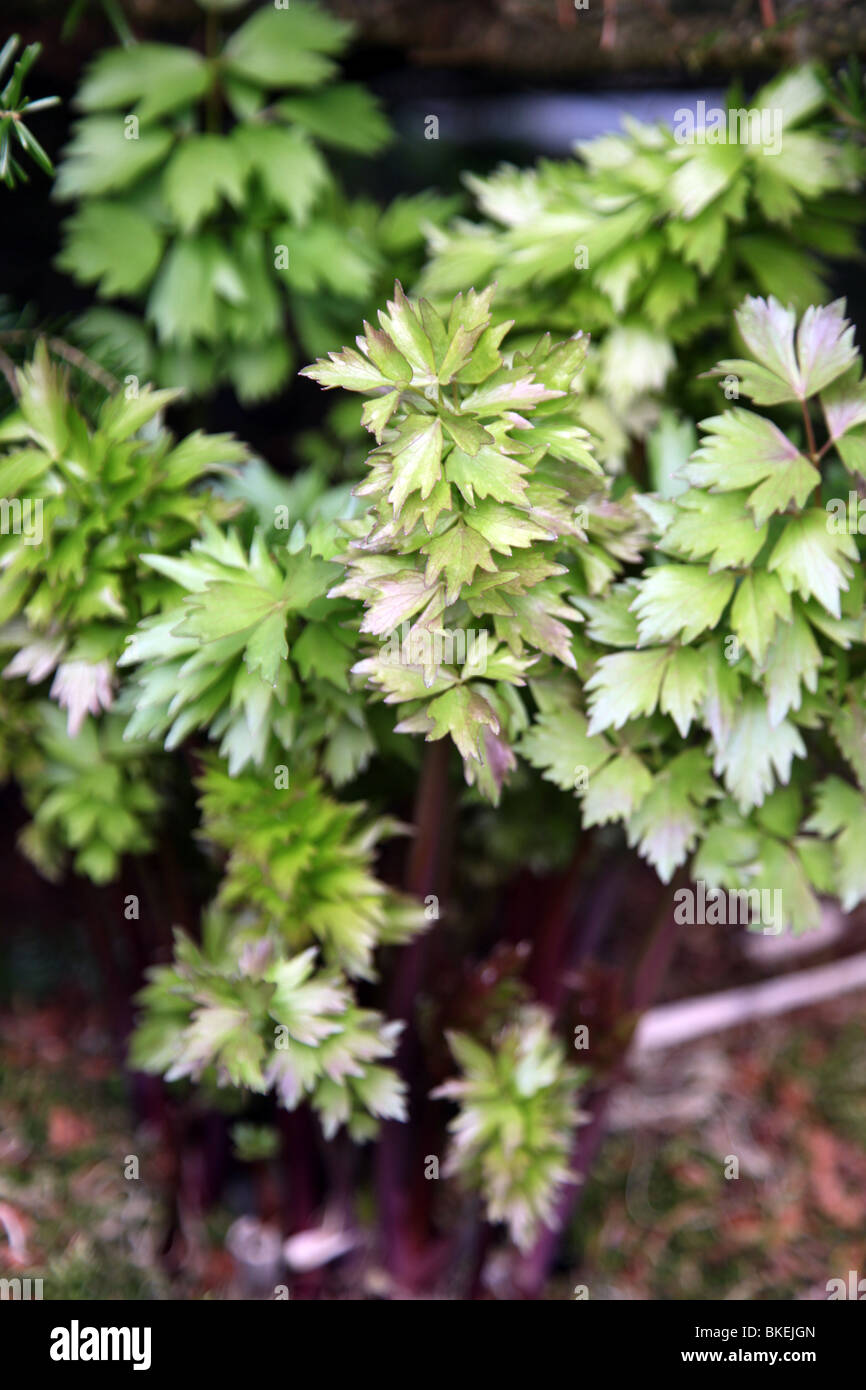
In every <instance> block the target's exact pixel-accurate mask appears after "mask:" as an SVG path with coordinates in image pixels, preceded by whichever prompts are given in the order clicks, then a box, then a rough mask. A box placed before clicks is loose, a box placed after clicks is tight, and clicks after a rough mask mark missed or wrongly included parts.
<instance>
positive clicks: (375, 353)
mask: <svg viewBox="0 0 866 1390" xmlns="http://www.w3.org/2000/svg"><path fill="white" fill-rule="evenodd" d="M492 298H493V290H492V289H488V290H485V291H484V292H483V294H476V292H475V291H474V290H470V291H469V292H468V294H467V295H466V296H465V297H464V296H463V295H458V296H457V298H456V299H455V300H454V302H453V304H452V305H451V307H450V311H449V313H448V315H447V318H446V317H443V316H440V315H439V314H438V313H437V312H436V310H435V309H433V307H432V306H431V305H430V304H429V303H428V302H427V301H426V300H421V301H420V303H419V304H418V305H417V306H416V305H414V304H413V303H412V302H411V301H409V300H408V299H407V298H406V297H405V295H404V294H403V291H402V289H401V287H400V285H399V283H398V285H397V287H396V290H395V298H394V301H393V302H391V303H389V304H388V307H387V311H380V313H379V323H380V328H378V329H376V328H372V327H371V326H370V325H369V324H365V332H364V334H363V335H362V336H359V337H358V339H357V343H358V347H359V349H360V351H355V350H354V349H352V348H345V349H344V350H343V351H342V352H341V353H331V354H330V360H329V361H325V360H320V361H319V362H317V363H316V364H315V366H313V367H308V368H306V370H305V374H306V375H307V376H310V377H312V378H313V379H314V380H315V381H318V382H319V383H320V384H321V385H322V386H325V387H326V388H332V387H338V386H339V387H343V388H344V389H345V390H347V391H355V392H359V393H362V394H364V395H367V396H368V397H369V398H370V399H369V400H368V401H367V404H366V405H365V406H364V411H363V414H362V421H363V423H364V424H365V425H366V427H367V429H368V430H369V431H370V432H371V433H372V434H373V436H374V437H375V439H376V442H377V445H378V447H377V448H376V449H374V450H373V452H372V453H371V454H370V456H369V458H368V460H367V463H368V469H369V472H368V477H367V479H366V480H365V481H364V482H363V483H362V484H360V485H359V486H358V488H357V489H356V493H357V494H358V495H359V496H362V497H364V498H367V499H369V503H370V510H369V511H368V513H367V515H366V516H365V517H363V518H359V519H358V520H357V521H355V522H351V523H349V524H348V526H347V529H348V530H349V532H350V534H351V536H352V543H351V546H350V549H349V551H348V554H347V556H346V557H345V558H346V571H347V572H346V578H345V581H344V582H343V584H341V585H340V586H339V587H337V588H335V589H334V590H333V593H334V594H339V595H346V596H347V597H350V598H355V599H360V600H361V601H362V602H363V604H364V609H365V612H364V618H363V621H362V623H361V631H362V633H367V634H370V635H372V636H373V637H376V638H378V639H379V641H380V647H379V650H378V651H377V652H374V654H371V655H369V656H367V657H365V658H364V660H362V661H361V662H359V663H358V664H357V665H356V666H355V668H354V669H355V671H356V672H357V673H358V674H360V675H363V676H364V677H365V678H366V680H367V682H368V684H369V686H370V687H371V688H373V689H374V690H376V691H377V692H378V694H379V695H380V696H381V697H383V698H384V699H385V701H386V702H387V703H389V704H397V705H399V706H400V709H399V715H400V720H399V723H398V725H397V729H398V731H400V732H412V733H424V734H425V735H426V737H427V741H428V742H429V741H430V740H435V739H439V738H444V737H446V736H450V737H451V738H452V739H453V741H454V743H455V744H456V746H457V747H458V749H459V750H460V753H461V755H462V757H463V760H464V767H465V770H466V776H467V780H468V781H470V782H475V781H477V783H478V785H479V787H480V788H481V790H482V791H483V793H484V794H485V795H487V796H488V797H490V798H491V799H494V800H495V799H496V798H497V797H498V794H499V790H500V787H501V785H502V782H503V780H504V778H505V777H506V776H507V774H508V772H509V771H510V770H511V769H512V768H513V767H514V762H515V760H514V754H513V752H512V748H511V745H512V742H513V739H514V737H515V736H516V735H517V734H518V733H519V732H520V731H521V730H522V729H523V728H524V727H525V725H526V712H525V708H524V705H523V703H522V701H521V699H520V696H519V694H518V691H519V689H520V688H521V687H523V686H524V685H525V675H526V672H527V670H528V669H529V668H530V667H531V666H534V665H535V664H536V663H537V662H539V661H541V660H544V659H545V658H546V659H547V664H548V665H549V664H550V660H551V659H552V660H553V661H555V662H557V663H561V664H563V665H565V666H570V667H575V666H576V659H575V655H574V652H573V649H572V640H573V639H572V633H571V631H570V628H569V627H568V626H567V624H568V623H569V622H571V623H574V622H578V621H580V620H581V615H580V614H579V613H578V611H577V609H576V608H575V607H574V606H573V605H572V604H570V603H569V602H568V601H567V600H568V599H569V598H570V597H571V596H572V595H575V594H582V595H587V594H591V593H598V592H600V591H602V590H603V589H604V588H606V587H607V585H608V584H609V582H610V581H611V579H612V578H613V577H614V575H615V574H616V573H617V572H618V571H619V570H620V569H621V566H622V563H623V561H625V560H629V559H635V558H636V557H637V554H638V553H639V552H638V549H637V544H636V542H637V539H638V537H639V527H638V525H637V521H636V517H635V515H634V514H633V512H632V511H631V510H630V508H629V506H628V505H627V504H626V503H623V502H620V503H614V502H613V501H612V500H611V498H610V496H609V485H608V481H607V479H606V478H605V477H604V475H603V473H602V470H601V468H600V466H599V465H598V463H597V462H596V461H595V459H594V458H593V456H592V454H591V452H590V450H589V448H588V447H587V435H586V431H585V430H583V429H582V428H581V426H580V425H579V424H578V423H577V411H576V406H575V394H574V392H575V382H576V378H577V377H578V375H579V373H580V370H581V368H582V366H583V361H584V357H585V354H586V340H585V339H584V338H583V337H582V336H581V335H580V334H578V335H576V336H575V337H573V338H571V339H569V340H568V341H567V342H564V343H559V344H553V343H552V342H551V340H550V337H549V335H546V336H545V337H543V338H541V339H540V340H539V341H538V343H537V344H536V346H535V347H534V348H533V349H532V351H531V352H525V353H521V352H518V353H511V352H508V353H505V352H503V351H502V350H501V344H502V341H503V339H504V337H505V335H506V333H507V332H508V328H509V326H510V325H509V324H508V323H507V322H506V323H496V322H494V321H493V319H492V317H491V303H492ZM383 642H387V645H386V646H382V645H381V644H382V643H383Z"/></svg>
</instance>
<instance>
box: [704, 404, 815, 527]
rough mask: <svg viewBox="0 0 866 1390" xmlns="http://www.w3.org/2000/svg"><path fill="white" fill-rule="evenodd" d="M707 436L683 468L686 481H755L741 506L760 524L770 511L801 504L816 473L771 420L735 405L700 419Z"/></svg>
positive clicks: (738, 485)
mask: <svg viewBox="0 0 866 1390" xmlns="http://www.w3.org/2000/svg"><path fill="white" fill-rule="evenodd" d="M701 426H702V428H703V429H705V430H708V431H709V433H708V435H707V438H705V439H704V441H703V443H702V444H701V447H700V448H699V449H698V450H697V451H696V452H695V454H694V455H693V456H692V459H691V461H690V462H689V463H688V464H687V465H686V467H685V468H684V469H683V473H684V475H685V476H686V477H687V478H688V480H689V482H691V483H693V484H694V485H695V486H696V487H700V488H713V489H714V490H715V491H717V492H733V491H738V490H740V489H742V488H747V487H753V486H754V485H755V484H758V483H759V484H760V486H759V487H756V488H755V490H754V491H753V492H752V493H751V496H750V497H749V499H748V501H747V503H746V505H747V506H748V508H749V510H750V511H751V512H752V514H753V515H754V518H755V525H756V526H763V525H764V523H765V522H766V521H767V519H768V517H770V516H771V515H772V513H773V512H781V511H784V510H785V509H786V507H788V506H789V505H790V503H791V502H795V503H796V505H797V506H798V507H802V506H803V504H804V503H805V501H806V499H807V498H808V497H809V495H810V493H812V492H813V491H814V489H815V488H816V487H817V486H818V485H819V484H820V481H821V474H820V473H819V471H818V469H817V468H814V467H813V466H812V464H811V463H809V462H808V460H807V459H805V458H803V456H802V455H801V454H800V452H799V450H798V449H796V448H795V446H794V445H793V444H792V443H791V441H790V440H789V439H788V438H787V437H786V436H785V435H784V434H783V433H782V431H781V430H780V429H778V428H777V427H776V426H775V425H774V424H773V423H772V422H771V421H770V420H766V419H764V417H763V416H761V415H756V414H755V413H754V412H753V411H750V410H743V409H741V408H739V407H738V408H737V409H734V410H728V411H726V412H725V414H724V415H717V416H714V417H713V418H712V419H710V420H703V421H701Z"/></svg>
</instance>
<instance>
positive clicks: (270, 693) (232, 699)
mask: <svg viewBox="0 0 866 1390" xmlns="http://www.w3.org/2000/svg"><path fill="white" fill-rule="evenodd" d="M275 495H277V496H282V495H287V496H291V494H288V493H281V492H279V491H278V492H276V493H275ZM294 501H295V499H294V497H293V498H292V515H293V518H294ZM338 501H340V502H342V501H343V496H342V494H341V495H340V497H339V498H338ZM317 503H318V506H317V504H316V503H315V502H314V503H311V504H310V506H309V507H308V509H307V511H308V514H314V513H316V511H318V516H316V517H315V519H313V520H312V521H311V522H310V524H309V525H305V523H304V522H303V521H301V519H300V518H298V519H297V520H293V525H292V530H291V533H290V538H289V540H288V542H287V541H286V539H285V528H284V529H282V530H280V529H276V530H274V529H270V530H269V531H268V532H267V534H266V530H265V529H264V528H256V530H255V531H254V533H253V539H252V544H251V546H250V549H249V551H248V552H247V550H246V549H245V548H244V547H243V546H242V544H241V542H240V539H239V537H238V536H237V534H236V533H234V532H232V531H228V532H225V531H221V530H219V529H218V528H217V527H216V526H213V525H208V524H205V526H204V528H203V534H202V537H201V539H199V540H196V541H194V542H193V543H192V546H191V547H190V549H189V551H187V552H186V553H185V554H183V555H181V556H178V557H171V556H165V555H161V554H156V553H155V554H149V555H145V556H143V557H142V558H143V560H144V561H145V563H146V564H148V565H149V566H152V568H153V569H154V570H155V571H156V572H157V573H158V574H160V575H162V576H164V577H165V579H167V580H169V581H171V587H170V588H169V589H168V590H167V592H166V594H165V596H164V598H163V602H162V606H161V609H160V611H159V612H158V613H156V614H154V615H153V616H151V617H149V618H146V619H144V621H143V622H142V623H141V624H140V626H139V628H138V630H137V631H136V632H135V633H133V634H132V635H131V637H130V638H129V643H128V646H127V650H126V652H125V653H124V655H123V656H122V658H121V660H120V663H119V664H120V666H121V667H125V666H132V665H135V666H137V667H138V670H137V672H136V677H135V681H134V684H133V686H132V688H131V689H130V690H129V691H128V693H127V696H126V699H125V705H124V707H125V708H128V709H130V710H131V711H132V718H131V720H130V724H129V732H128V736H129V737H130V738H133V739H138V738H147V739H158V740H161V741H164V743H165V747H166V748H167V749H172V748H175V747H177V745H178V744H179V743H181V742H182V741H183V740H184V739H185V738H186V737H187V736H188V735H189V734H190V733H191V732H193V731H194V730H206V731H207V733H208V737H209V738H211V739H213V740H219V748H220V752H221V753H222V754H223V756H224V757H226V758H227V760H228V766H229V772H230V773H232V774H234V773H236V772H239V771H240V770H241V769H243V768H244V767H246V766H248V765H250V764H253V765H255V766H257V767H260V768H261V767H264V766H267V765H269V764H278V763H280V762H281V761H282V759H283V758H284V757H285V755H286V753H291V761H292V766H293V768H294V767H297V766H304V765H311V764H315V765H317V766H319V767H321V769H322V771H323V772H325V773H326V775H327V776H328V777H329V778H330V780H331V781H333V782H334V783H336V784H337V785H340V784H342V783H344V782H347V781H348V780H350V778H352V777H353V776H355V775H356V774H357V773H358V772H359V771H360V769H361V768H363V767H364V766H365V765H366V763H367V760H368V759H369V756H370V754H371V752H372V750H373V741H372V737H371V734H370V731H369V727H368V721H367V717H366V712H365V707H364V701H363V698H362V696H361V695H360V694H359V693H358V692H356V691H354V690H353V689H352V688H351V683H350V676H349V670H350V667H351V665H352V662H353V660H354V651H355V642H356V640H357V616H356V605H354V604H352V603H349V602H347V601H346V600H345V599H334V598H330V597H329V596H328V595H329V591H330V590H331V589H332V588H333V586H334V584H335V583H336V581H337V580H338V579H339V578H340V575H341V569H340V567H339V566H338V565H337V564H336V563H334V561H333V558H332V557H333V554H334V552H335V550H336V549H337V548H338V546H339V543H340V542H339V538H338V533H337V531H336V527H335V525H334V522H333V520H332V519H327V518H326V517H325V516H324V515H323V514H322V509H323V508H324V510H327V503H326V502H325V501H324V500H323V499H322V498H321V497H319V498H318V499H317ZM273 510H275V511H276V512H277V519H278V521H282V520H283V519H284V516H283V514H285V520H286V521H288V519H289V503H282V502H281V503H277V504H276V506H275V508H273V509H272V511H273Z"/></svg>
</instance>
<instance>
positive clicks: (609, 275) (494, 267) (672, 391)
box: [419, 67, 862, 466]
mask: <svg viewBox="0 0 866 1390" xmlns="http://www.w3.org/2000/svg"><path fill="white" fill-rule="evenodd" d="M826 99H827V96H826V92H825V90H824V88H823V86H822V83H821V81H820V78H819V74H818V73H817V72H815V71H814V70H813V69H812V68H809V67H803V68H800V69H796V70H794V71H793V72H789V73H786V74H784V75H783V76H782V77H780V78H779V79H777V80H776V81H774V82H773V83H771V84H770V85H769V86H767V87H765V88H763V89H762V91H760V92H759V93H757V94H756V96H755V97H754V98H753V100H752V103H751V105H752V108H753V109H755V110H764V115H765V116H769V117H771V118H773V119H775V115H774V113H777V112H778V113H781V119H782V128H781V131H780V144H779V149H778V150H775V148H774V147H773V146H770V152H769V153H768V152H767V151H766V150H765V148H764V146H763V145H762V143H761V141H760V139H759V138H758V126H757V124H755V125H754V126H752V125H750V126H749V128H748V131H747V132H742V131H740V132H739V135H740V138H739V140H738V141H737V142H736V143H733V142H731V143H728V138H727V132H726V131H724V130H720V131H715V130H714V131H708V132H707V136H708V138H707V141H706V143H699V142H698V143H695V142H689V143H680V142H679V141H678V140H677V137H676V134H675V132H674V131H672V130H671V129H670V128H669V127H667V126H664V125H656V126H646V125H641V124H639V123H638V122H636V121H633V120H630V119H626V120H625V121H624V126H625V129H624V131H623V133H622V134H619V135H604V136H600V137H598V138H597V139H595V140H592V141H589V142H588V143H585V144H582V145H580V146H579V147H578V157H577V158H575V159H574V160H572V161H570V162H566V163H561V162H553V161H549V160H542V161H541V162H540V163H539V164H538V166H537V167H536V168H534V169H517V168H514V167H513V166H510V165H505V166H503V167H502V168H500V169H499V170H498V171H497V172H496V173H494V174H492V175H491V176H489V177H487V178H477V177H475V176H473V175H467V178H466V182H467V184H468V185H469V187H470V189H471V190H472V192H473V193H474V195H475V197H476V199H477V202H478V207H479V210H480V213H481V214H482V218H483V220H482V221H480V222H468V221H466V220H461V221H458V222H456V223H454V224H453V225H452V226H451V227H449V228H448V229H447V230H444V231H443V230H437V231H436V232H435V234H434V235H433V238H432V242H431V252H432V255H431V259H430V261H429V263H428V265H427V267H426V269H425V270H424V273H423V275H422V277H421V281H420V285H419V292H420V293H422V294H426V295H428V296H430V297H431V298H432V299H433V300H434V302H435V303H437V305H439V304H441V303H444V302H446V301H447V299H448V298H449V297H450V296H451V295H452V294H454V292H455V291H456V290H459V289H462V288H464V286H465V285H467V284H472V283H476V284H477V283H479V282H480V283H486V282H488V281H493V280H495V281H496V282H497V284H498V287H499V288H498V294H499V302H500V306H501V308H502V310H503V311H504V312H505V313H506V314H507V315H508V316H509V317H511V318H514V319H515V321H516V324H517V329H518V331H520V332H522V333H525V334H527V335H528V338H527V341H533V340H534V338H533V335H537V334H538V332H540V331H553V332H556V331H559V332H566V333H571V332H573V331H574V327H575V325H579V326H580V327H581V328H582V329H583V330H584V331H585V332H591V333H592V335H593V340H594V343H595V344H597V346H598V349H599V350H598V353H597V354H595V355H594V358H591V359H590V370H589V372H588V378H587V386H586V390H587V391H588V393H589V399H588V400H587V401H586V404H585V408H584V413H583V417H582V418H583V421H584V423H585V424H586V425H587V427H589V428H590V429H592V431H593V433H594V434H595V435H596V436H597V437H598V440H599V442H600V446H601V450H602V456H603V457H605V458H607V459H609V460H610V461H611V462H612V463H614V464H616V465H617V466H622V464H623V463H624V461H625V457H626V446H627V437H626V433H624V430H625V431H626V432H627V433H628V434H635V435H638V436H640V435H643V434H645V433H646V430H647V428H648V426H650V425H651V424H652V423H653V421H654V420H655V418H656V411H655V409H654V406H653V403H654V402H655V401H657V400H658V399H659V398H660V397H666V398H667V399H668V400H669V401H671V402H672V403H674V404H675V405H676V407H677V408H678V409H680V410H681V409H683V407H684V406H685V407H686V409H687V411H694V410H695V409H703V408H704V407H705V406H706V401H707V395H706V390H705V389H704V390H702V391H700V392H698V391H696V385H695V379H694V378H695V374H694V371H693V366H692V364H693V363H694V362H699V363H703V362H712V361H714V360H716V359H717V358H719V357H721V356H723V355H725V353H726V351H729V350H730V347H731V346H732V341H731V338H730V337H729V328H730V322H731V313H732V311H733V309H734V308H735V306H736V305H737V304H738V303H739V302H740V301H741V299H742V298H743V295H744V294H745V293H746V292H754V290H756V289H757V290H758V291H759V292H760V293H762V294H764V295H774V296H776V297H778V298H779V299H781V300H782V301H783V302H785V303H789V302H792V303H794V304H795V306H796V307H797V308H799V309H801V310H802V309H805V308H806V306H807V305H808V304H810V303H817V302H819V301H820V300H821V299H822V298H823V297H824V293H825V280H824V271H823V268H822V259H823V258H824V257H827V256H849V257H854V256H855V255H856V254H857V240H856V234H855V223H856V221H857V220H858V219H859V218H860V217H861V216H862V213H861V211H860V209H859V207H858V205H857V203H856V202H855V201H854V199H853V198H851V197H849V193H850V192H852V191H853V190H854V188H855V187H856V181H855V174H858V175H859V174H862V160H861V158H860V156H859V155H858V154H857V152H856V151H855V149H854V147H853V145H852V144H851V142H850V141H847V142H840V141H838V140H836V139H834V138H832V137H831V136H830V135H828V134H826V133H825V131H824V129H823V128H822V127H821V126H820V124H819V122H820V120H821V118H822V116H823V115H824V113H825V111H826ZM738 106H742V103H741V102H738V101H737V100H733V99H732V107H734V108H736V107H738ZM713 140H715V141H716V143H713ZM678 363H682V366H683V367H684V368H685V370H684V371H683V370H677V367H678ZM698 402H700V404H698Z"/></svg>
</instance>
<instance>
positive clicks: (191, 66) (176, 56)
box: [75, 43, 210, 121]
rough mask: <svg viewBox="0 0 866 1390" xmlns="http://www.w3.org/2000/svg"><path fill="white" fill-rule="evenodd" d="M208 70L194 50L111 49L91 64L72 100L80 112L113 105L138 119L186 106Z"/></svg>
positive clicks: (201, 89) (157, 46) (159, 46)
mask: <svg viewBox="0 0 866 1390" xmlns="http://www.w3.org/2000/svg"><path fill="white" fill-rule="evenodd" d="M209 82H210V76H209V72H208V67H207V65H206V63H205V60H204V59H203V58H202V56H201V54H199V53H196V52H195V50H194V49H190V48H182V47H180V46H178V45H175V44H166V43H136V44H133V45H131V46H130V47H129V48H112V49H109V50H108V51H107V52H106V53H101V54H100V55H99V56H98V57H97V58H96V60H95V61H94V62H93V63H92V64H91V67H90V69H89V71H88V73H87V76H86V78H85V80H84V81H83V82H82V84H81V86H80V88H79V90H78V94H77V96H76V98H75V104H76V106H80V107H81V108H82V109H83V110H85V111H106V110H110V109H111V108H112V107H117V108H119V109H120V110H121V111H123V112H129V111H131V110H132V108H133V107H135V114H136V115H137V116H138V117H139V119H140V120H142V121H150V120H153V119H154V118H155V117H157V116H162V115H165V113H166V112H168V111H176V110H177V109H178V108H179V107H181V106H188V105H190V104H191V103H192V102H194V101H197V100H198V98H199V97H201V96H203V95H204V93H205V92H206V90H207V88H208V85H209Z"/></svg>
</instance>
